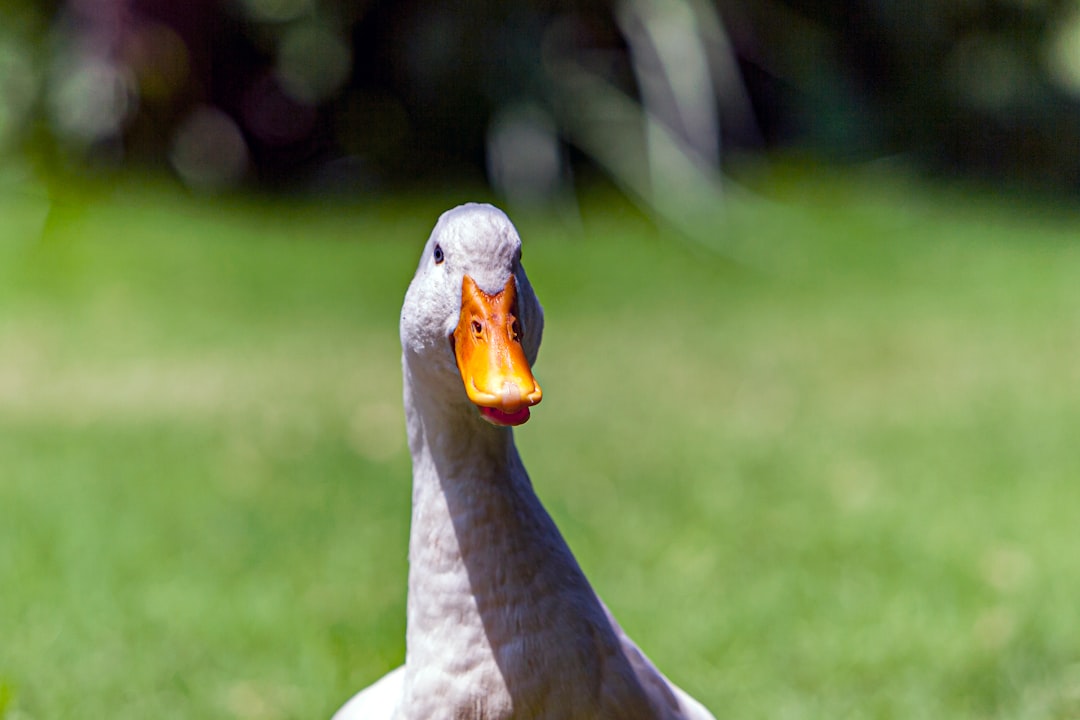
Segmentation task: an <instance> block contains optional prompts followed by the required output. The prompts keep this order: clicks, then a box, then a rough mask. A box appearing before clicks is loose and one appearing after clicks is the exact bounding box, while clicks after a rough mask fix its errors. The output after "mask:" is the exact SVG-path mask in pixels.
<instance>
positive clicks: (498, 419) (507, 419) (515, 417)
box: [480, 407, 529, 425]
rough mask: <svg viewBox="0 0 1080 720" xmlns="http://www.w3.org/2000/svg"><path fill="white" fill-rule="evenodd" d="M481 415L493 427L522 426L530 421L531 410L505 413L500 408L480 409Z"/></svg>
mask: <svg viewBox="0 0 1080 720" xmlns="http://www.w3.org/2000/svg"><path fill="white" fill-rule="evenodd" d="M480 414H481V415H482V416H483V418H484V419H485V420H487V421H488V422H489V423H491V424H492V425H521V424H522V423H523V422H525V421H526V420H528V419H529V408H527V407H523V408H521V409H520V410H518V411H517V412H512V413H508V412H503V411H502V410H499V409H498V408H491V407H480Z"/></svg>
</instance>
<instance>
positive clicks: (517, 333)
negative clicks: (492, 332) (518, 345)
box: [510, 318, 521, 340]
mask: <svg viewBox="0 0 1080 720" xmlns="http://www.w3.org/2000/svg"><path fill="white" fill-rule="evenodd" d="M510 336H511V337H512V338H513V339H514V340H521V325H520V324H518V321H517V318H514V322H512V323H510Z"/></svg>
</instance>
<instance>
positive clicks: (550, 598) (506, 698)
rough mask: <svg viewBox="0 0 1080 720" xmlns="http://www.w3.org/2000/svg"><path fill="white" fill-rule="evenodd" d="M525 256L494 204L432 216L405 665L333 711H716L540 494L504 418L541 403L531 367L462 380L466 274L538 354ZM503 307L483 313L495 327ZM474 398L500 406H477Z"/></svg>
mask: <svg viewBox="0 0 1080 720" xmlns="http://www.w3.org/2000/svg"><path fill="white" fill-rule="evenodd" d="M520 257H521V245H520V240H519V239H518V236H517V232H516V230H514V227H513V225H512V224H511V223H510V221H509V219H508V218H506V216H505V215H504V214H503V213H502V212H501V211H499V210H497V209H495V208H493V207H491V206H486V205H465V206H462V207H459V208H455V209H454V210H451V211H449V212H447V213H444V215H443V216H442V217H441V218H440V220H439V223H438V224H437V225H436V227H435V230H434V232H433V233H432V237H431V239H430V240H429V241H428V245H427V247H426V248H425V254H424V256H423V257H422V258H421V262H420V267H419V268H418V270H417V275H416V277H415V278H414V280H413V282H412V284H411V285H410V288H409V291H408V292H407V293H406V299H405V305H404V307H403V310H402V321H401V335H402V348H403V360H402V365H403V375H404V398H405V409H406V424H407V427H408V436H409V450H410V452H411V454H412V459H413V497H412V501H413V505H412V526H411V533H410V539H409V592H408V601H407V629H406V658H405V665H404V666H403V667H401V668H398V669H397V670H395V671H393V672H391V673H390V674H389V675H387V676H385V677H384V678H383V679H382V680H380V681H379V682H378V683H376V684H375V685H373V686H371V687H370V688H368V689H367V690H365V691H362V692H361V693H360V694H358V695H357V696H355V697H354V698H353V699H352V700H350V701H349V702H348V703H347V704H346V705H345V706H344V707H342V709H341V710H340V711H339V712H338V714H337V715H335V719H334V720H361V719H370V720H376V719H378V720H381V719H382V718H393V719H395V720H420V719H424V720H431V719H437V718H447V719H454V720H456V719H459V718H461V719H464V718H469V719H473V718H475V719H477V720H501V719H503V718H516V719H518V720H541V719H550V720H556V719H559V720H571V719H574V718H612V719H615V718H619V719H623V720H635V719H637V718H641V719H645V718H657V719H661V718H662V719H671V720H678V719H687V720H706V719H707V718H712V715H710V714H709V713H708V711H706V710H705V709H704V708H703V707H702V706H701V705H699V704H698V703H697V702H696V701H694V700H693V699H691V698H689V697H688V696H687V695H686V694H685V693H683V692H682V691H681V690H679V689H678V688H677V687H675V686H674V685H672V684H671V683H670V682H669V681H668V680H667V679H666V678H665V677H664V676H663V675H661V674H660V672H659V671H657V670H656V668H655V667H653V665H652V664H651V663H650V662H649V660H648V659H647V658H646V657H645V656H644V655H643V654H642V653H641V651H640V650H639V649H638V648H637V646H636V645H634V644H633V642H632V641H631V640H630V639H629V638H628V637H627V636H626V635H625V634H624V633H623V631H622V629H621V628H620V627H619V625H618V624H617V623H616V622H615V620H614V618H613V617H612V616H611V614H610V613H609V612H608V610H607V608H606V607H605V606H604V604H603V603H602V602H601V601H600V599H599V598H598V597H597V595H596V593H595V592H594V591H593V589H592V587H591V586H590V584H589V582H588V580H587V578H586V577H585V575H584V573H583V572H582V570H581V568H580V567H579V565H578V563H577V561H576V560H575V558H574V555H573V553H572V552H571V551H570V548H569V547H568V546H567V544H566V542H565V541H564V539H563V537H562V535H561V534H560V533H559V530H558V528H557V527H556V525H555V523H554V521H553V520H552V519H551V517H550V515H548V513H547V511H546V510H545V509H544V507H543V505H542V504H541V502H540V500H539V498H538V497H537V496H536V493H535V492H534V491H533V488H532V484H531V482H530V480H529V476H528V474H527V473H526V471H525V467H524V465H523V463H522V461H521V457H520V455H519V454H518V451H517V448H516V447H515V445H514V440H513V430H512V427H510V425H513V424H517V423H518V421H520V422H524V419H522V418H525V419H527V418H528V409H527V408H528V405H530V404H534V403H535V402H538V401H539V398H540V393H539V387H538V386H535V391H533V389H532V387H531V386H530V385H529V383H530V382H532V383H533V385H535V381H533V380H532V376H531V371H528V367H526V368H525V369H524V370H521V369H520V368H519V369H517V370H512V371H511V375H507V376H505V377H504V376H503V375H499V376H498V378H497V379H496V380H495V381H493V382H494V385H493V387H494V390H493V391H492V392H490V393H487V392H485V390H484V388H481V389H479V390H477V389H476V388H475V387H471V386H470V383H471V382H473V381H472V380H470V377H471V375H470V373H469V371H468V369H467V361H463V360H462V359H461V358H462V354H463V351H462V349H461V345H462V342H463V340H462V338H463V335H462V331H461V328H462V327H465V329H466V333H468V332H472V330H470V326H469V324H468V323H467V319H468V318H466V313H468V312H472V311H471V310H468V309H467V308H466V301H465V296H466V295H468V293H469V290H468V288H469V287H470V285H469V284H470V282H473V283H474V284H475V286H476V287H477V288H478V289H479V290H480V293H481V295H482V296H483V297H484V298H488V299H490V298H495V297H498V296H499V292H500V290H499V289H500V288H504V289H506V290H508V291H509V290H512V291H513V298H512V300H513V301H512V302H507V303H506V307H507V308H508V311H510V312H511V315H510V317H511V319H508V320H506V322H505V325H506V327H507V328H512V329H511V330H510V331H508V334H509V335H510V336H511V337H512V338H514V340H515V341H516V342H518V344H519V345H520V353H521V354H522V355H523V358H521V362H527V364H528V366H531V365H532V364H533V363H534V362H535V359H536V354H537V351H538V350H539V345H540V338H541V334H542V329H543V313H542V310H541V308H540V304H539V302H538V301H537V300H536V296H535V294H534V293H533V291H532V288H531V286H530V285H529V282H528V278H527V277H526V276H525V272H524V269H523V268H522V266H521V262H520ZM463 287H464V289H462V288H463ZM493 317H494V316H493ZM498 317H499V319H498V321H497V322H494V323H492V324H495V325H498V324H501V323H503V320H502V319H501V317H502V316H498ZM477 325H478V323H476V322H475V321H474V323H473V325H472V326H471V328H473V329H475V328H477ZM455 329H457V330H455ZM488 331H489V327H488V323H487V322H486V321H484V327H483V333H484V334H487V333H488ZM455 332H457V334H456V335H455ZM476 334H477V336H478V337H479V335H480V331H479V330H477V331H476ZM455 338H456V339H455ZM504 354H505V353H504ZM497 355H499V353H498V352H494V351H493V352H492V357H496V356H497ZM455 356H457V361H456V362H455ZM521 362H519V363H518V365H520V364H521ZM513 373H517V374H516V375H515V374H513ZM480 376H481V380H480V381H476V384H477V385H484V381H483V377H484V375H483V371H482V372H481V373H480ZM506 377H509V378H510V379H509V380H507V379H506ZM463 379H464V381H465V382H464V384H463ZM487 385H488V386H492V383H491V382H488V383H487ZM475 397H480V398H481V402H484V403H488V404H490V405H493V406H495V407H494V409H493V410H492V409H489V410H488V411H487V412H486V413H483V414H482V413H481V412H480V411H478V405H477V404H476V403H475V402H473V399H474V398H475ZM492 398H494V399H492ZM480 409H481V410H483V409H484V408H483V406H481V407H480ZM485 415H486V417H485ZM492 418H494V421H493V420H492Z"/></svg>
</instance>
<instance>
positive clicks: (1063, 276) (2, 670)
mask: <svg viewBox="0 0 1080 720" xmlns="http://www.w3.org/2000/svg"><path fill="white" fill-rule="evenodd" d="M750 184H752V185H754V186H755V187H756V188H757V189H758V190H759V191H760V192H761V193H762V194H763V195H764V196H765V197H768V198H769V199H768V200H764V199H761V198H760V197H759V198H756V199H754V198H745V199H741V200H735V201H733V203H732V207H731V212H730V216H729V218H728V220H727V221H726V223H723V224H721V223H718V224H717V227H716V231H715V232H716V237H717V241H718V242H721V243H724V244H725V245H730V246H731V247H735V248H737V252H738V254H739V256H740V257H747V258H752V263H751V264H750V265H749V266H747V265H733V264H730V263H726V262H724V261H722V260H719V259H716V258H712V257H708V256H705V255H702V254H700V253H699V252H697V251H695V250H694V249H693V248H692V247H690V246H687V245H684V244H681V243H680V242H678V241H677V240H674V239H672V238H670V237H665V236H663V234H661V233H657V232H656V231H655V230H653V229H651V228H650V226H649V225H648V223H646V222H644V221H643V220H642V219H641V218H640V217H639V216H638V215H637V214H636V213H635V212H633V211H632V210H630V209H628V208H627V207H626V206H625V205H623V204H621V203H619V202H616V201H612V200H611V199H610V198H606V199H594V200H590V201H586V203H585V206H584V208H583V216H584V218H585V220H584V223H583V227H582V228H581V229H580V230H572V229H568V228H567V226H566V225H564V224H562V223H560V222H557V221H554V220H550V219H545V218H542V217H530V216H527V215H526V216H518V217H517V218H516V220H517V222H518V225H519V229H520V230H521V231H522V234H523V236H524V237H525V240H526V252H525V261H526V266H527V267H528V268H529V272H530V276H531V277H532V279H533V283H534V285H535V286H536V288H537V291H538V293H539V294H540V297H541V300H542V301H543V302H544V304H545V307H546V310H547V318H548V328H547V332H546V334H545V343H544V349H543V351H542V353H541V359H540V362H539V363H538V366H537V375H538V377H539V379H540V381H541V383H542V384H543V386H544V391H545V393H544V394H545V400H544V403H543V405H541V406H540V408H539V409H537V411H536V412H535V413H534V416H533V420H532V422H530V423H529V424H528V425H527V426H525V427H523V428H522V429H521V430H520V431H519V432H518V440H519V444H520V446H521V447H522V452H523V454H524V457H525V460H526V464H527V465H528V467H529V468H530V471H531V473H532V476H533V479H534V481H535V483H536V486H537V489H538V492H539V493H540V495H541V497H542V498H544V500H545V502H546V503H547V504H548V507H549V509H550V510H551V511H552V513H553V515H554V516H555V518H556V520H557V521H558V522H559V524H560V526H561V527H562V529H563V531H564V533H565V534H566V536H567V539H568V540H569V542H570V544H571V546H572V547H573V548H574V549H575V551H576V552H577V554H578V557H579V559H580V561H581V563H582V565H583V566H584V568H585V570H586V572H587V573H588V574H589V575H590V577H591V578H592V580H593V583H594V585H595V586H596V587H597V589H598V590H599V592H600V593H601V595H602V596H603V597H604V598H605V600H606V601H607V602H608V604H609V605H610V606H611V607H612V609H613V610H614V612H615V613H616V615H617V616H618V617H619V618H620V620H621V621H622V623H623V625H624V626H625V627H626V628H627V630H628V631H629V632H630V633H631V634H632V635H633V636H634V637H635V638H636V639H637V640H638V642H639V643H640V644H641V645H642V647H643V648H644V649H645V650H646V652H648V653H649V654H650V655H651V656H652V657H653V659H654V660H655V661H656V662H657V664H658V665H659V666H660V667H661V668H663V669H664V670H665V671H666V672H667V673H668V674H669V675H670V676H671V677H673V678H674V679H675V680H676V681H678V682H679V683H680V684H682V685H683V686H684V687H685V688H687V689H688V690H690V691H692V692H693V693H694V694H695V695H697V696H698V697H699V698H700V699H701V700H703V701H704V702H705V703H706V704H707V705H709V706H710V707H711V708H712V709H713V711H714V712H715V713H716V714H717V715H718V717H724V718H769V719H774V718H829V719H835V718H950V719H954V718H1076V717H1080V613H1078V612H1077V598H1080V549H1078V547H1077V540H1078V538H1080V531H1078V529H1077V528H1078V527H1080V525H1078V523H1077V519H1076V516H1077V512H1078V509H1080V485H1078V483H1077V482H1076V480H1077V479H1078V478H1080V450H1078V449H1077V448H1078V447H1080V445H1078V438H1080V362H1078V358H1080V280H1078V278H1080V242H1078V241H1077V238H1078V236H1080V215H1078V214H1077V213H1074V212H1070V211H1067V210H1063V209H1060V208H1054V207H1051V206H1049V205H1046V204H1039V203H1034V202H1033V203H1024V202H1021V201H1010V202H1004V201H1000V200H998V201H994V200H992V199H988V198H985V197H979V196H976V195H971V194H966V193H964V192H962V191H957V190H955V189H946V188H932V187H931V188H927V187H920V186H918V185H916V184H913V183H911V182H909V181H906V180H904V179H903V178H900V177H897V176H895V175H889V174H887V173H874V172H867V173H859V174H848V175H828V174H821V173H806V174H803V173H800V172H795V171H791V172H787V173H784V174H782V175H777V176H772V177H764V176H762V177H759V178H756V179H752V180H750ZM44 197H45V196H44V194H43V193H38V192H35V191H29V190H24V191H18V192H13V191H10V190H9V191H6V192H4V193H0V217H2V218H3V221H2V222H3V225H0V718H4V719H5V720H13V719H15V718H18V719H20V720H22V719H26V718H43V719H44V718H48V719H52V718H74V717H81V718H94V717H107V718H110V719H112V720H122V719H125V718H132V719H135V718H138V719H139V720H142V719H144V718H158V719H161V720H164V719H167V718H198V719H200V720H202V719H212V718H266V719H271V720H272V719H276V718H319V717H327V716H328V715H329V714H330V713H331V712H332V711H333V710H334V709H335V708H336V707H337V706H338V705H339V704H340V703H341V702H342V701H343V700H344V699H345V698H346V697H348V696H349V695H350V694H351V693H352V692H354V691H355V690H357V689H359V688H360V687H362V686H364V685H366V684H368V683H369V682H371V681H372V680H373V679H375V678H376V677H377V676H378V675H379V674H381V673H382V672H384V671H386V670H387V669H389V668H391V667H393V666H395V665H397V664H399V663H400V662H401V660H402V658H403V652H404V645H403V633H404V601H405V589H406V587H405V582H406V580H405V579H406V570H407V568H406V562H405V559H406V545H407V539H408V519H409V492H410V490H409V460H408V456H407V453H406V450H405V446H404V442H403V440H404V429H403V420H402V412H401V407H400V397H399V395H400V379H399V365H398V363H399V349H398V343H397V313H398V308H399V305H400V301H401V298H402V295H403V293H404V289H405V286H406V285H407V283H408V280H409V278H410V277H411V275H412V271H413V269H414V268H415V264H416V261H417V257H418V253H419V250H420V247H421V245H422V243H423V241H424V240H425V238H426V237H427V234H428V232H429V231H430V228H431V226H432V224H433V223H434V220H435V218H436V217H437V214H438V212H439V211H440V210H441V209H443V208H444V207H447V206H449V205H451V204H454V203H456V202H458V201H460V200H464V199H467V198H464V197H461V198H457V197H455V198H444V199H431V198H425V199H416V200H401V199H395V200H392V201H387V202H381V203H372V204H370V205H366V206H348V207H342V206H332V205H318V204H303V203H286V202H282V203H278V204H269V203H262V204H261V203H258V202H247V203H245V202H241V201H224V200H222V201H213V202H210V201H195V200H191V199H186V198H183V197H180V196H178V195H176V194H173V193H170V192H169V191H166V190H161V189H157V188H154V187H152V186H143V187H137V186H134V185H124V186H122V187H120V188H116V189H113V190H110V191H108V192H104V191H99V194H97V195H94V196H93V197H90V196H86V197H83V196H81V195H76V194H71V196H70V197H65V198H64V199H63V200H61V201H58V202H57V203H56V204H54V205H52V208H51V212H47V211H48V210H49V205H48V204H47V203H46V202H45V199H44Z"/></svg>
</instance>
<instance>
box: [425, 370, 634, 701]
mask: <svg viewBox="0 0 1080 720" xmlns="http://www.w3.org/2000/svg"><path fill="white" fill-rule="evenodd" d="M405 400H406V402H405V406H406V408H407V422H408V426H409V445H410V450H411V452H412V456H413V511H412V528H411V534H410V540H409V563H410V568H409V596H408V626H407V630H406V644H407V660H406V678H407V679H406V688H407V689H406V692H407V693H412V694H413V697H414V698H422V697H423V696H424V695H425V694H426V693H431V692H435V693H437V694H435V695H432V697H440V695H439V694H441V697H442V698H443V700H442V701H443V702H445V701H446V700H447V693H452V692H453V691H452V688H454V687H457V688H462V692H467V693H469V694H470V697H462V698H458V700H459V701H461V702H464V703H469V702H473V703H475V702H478V700H477V699H476V697H477V694H478V693H480V694H482V696H483V698H484V700H483V702H486V703H489V704H491V705H498V704H499V703H502V704H503V710H507V712H510V711H512V710H513V708H514V707H521V706H522V703H526V704H527V703H528V697H529V696H530V693H543V692H544V689H543V687H544V685H545V684H547V686H548V687H550V682H551V680H552V678H553V677H558V676H559V675H561V674H568V677H567V678H566V680H565V681H566V682H567V683H571V684H572V683H575V682H577V683H580V682H582V681H583V680H584V681H588V680H589V679H590V678H591V680H593V681H595V680H596V679H597V677H599V674H601V673H602V672H603V670H602V669H601V668H600V667H599V666H597V667H591V666H592V665H593V664H598V663H600V662H601V661H600V660H599V658H601V657H604V656H606V657H607V658H608V660H607V662H609V663H610V662H611V661H610V657H611V656H612V654H615V655H618V654H619V653H618V649H617V648H618V646H619V640H618V638H617V635H616V631H615V629H614V628H613V626H612V624H611V622H610V621H609V619H608V616H607V612H606V609H605V608H604V607H603V605H602V604H601V603H600V601H599V599H598V598H597V597H596V595H595V593H594V592H593V590H592V588H591V587H590V585H589V583H588V580H587V579H586V578H585V575H584V574H583V573H582V571H581V569H580V567H579V566H578V564H577V561H576V560H575V559H574V556H573V554H572V553H571V552H570V549H569V548H568V547H567V545H566V542H565V541H564V540H563V538H562V536H561V535H560V533H559V531H558V529H557V528H556V526H555V523H554V522H553V521H552V519H551V517H550V516H549V515H548V514H547V512H546V511H545V510H544V508H543V506H542V505H541V503H540V500H539V499H538V498H537V497H536V494H535V493H534V491H533V489H532V485H531V483H530V481H529V478H528V475H527V474H526V472H525V469H524V466H523V465H522V462H521V459H520V456H519V455H518V452H517V449H516V447H515V446H514V441H513V433H512V431H511V430H510V429H509V428H498V427H494V426H492V425H489V424H488V423H487V422H485V421H484V420H483V419H482V418H480V417H479V415H478V413H477V412H476V410H475V408H473V407H471V406H462V405H460V404H452V403H440V402H439V401H438V400H437V399H435V398H432V397H421V396H420V395H419V393H416V392H413V388H412V384H411V382H410V378H409V374H408V370H407V369H406V377H405ZM584 638H587V642H586V643H585V645H587V647H585V646H583V643H582V640H583V639H584ZM424 683H431V685H430V686H426V687H425V686H424ZM491 714H492V716H499V713H498V712H494V711H493V712H492V713H491Z"/></svg>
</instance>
